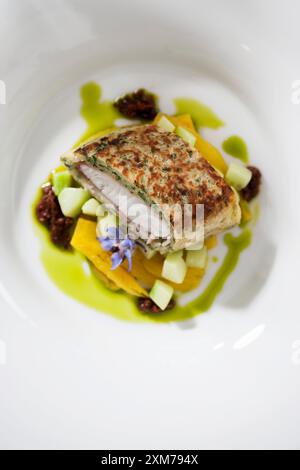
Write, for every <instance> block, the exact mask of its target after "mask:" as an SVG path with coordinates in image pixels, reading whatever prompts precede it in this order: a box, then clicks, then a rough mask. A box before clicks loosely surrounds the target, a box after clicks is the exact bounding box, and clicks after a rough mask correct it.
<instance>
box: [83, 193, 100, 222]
mask: <svg viewBox="0 0 300 470" xmlns="http://www.w3.org/2000/svg"><path fill="white" fill-rule="evenodd" d="M99 206H100V204H99V202H98V201H97V199H94V198H93V197H92V198H91V199H89V200H88V201H86V203H85V204H83V206H82V209H81V210H82V213H83V214H84V215H89V216H91V217H96V216H97V209H98V207H99Z"/></svg>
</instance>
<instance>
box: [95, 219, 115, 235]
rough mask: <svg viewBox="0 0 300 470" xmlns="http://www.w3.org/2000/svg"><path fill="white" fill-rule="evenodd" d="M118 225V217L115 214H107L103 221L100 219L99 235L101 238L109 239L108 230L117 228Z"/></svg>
mask: <svg viewBox="0 0 300 470" xmlns="http://www.w3.org/2000/svg"><path fill="white" fill-rule="evenodd" d="M117 225H118V224H117V216H116V215H115V214H106V215H105V216H104V217H102V219H99V222H98V224H97V234H98V235H99V236H100V237H107V236H108V233H107V229H108V228H110V227H116V226H117Z"/></svg>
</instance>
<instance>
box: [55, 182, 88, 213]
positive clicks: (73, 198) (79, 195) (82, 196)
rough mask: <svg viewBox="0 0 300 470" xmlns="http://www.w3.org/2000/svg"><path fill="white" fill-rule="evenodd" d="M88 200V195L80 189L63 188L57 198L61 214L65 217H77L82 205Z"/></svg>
mask: <svg viewBox="0 0 300 470" xmlns="http://www.w3.org/2000/svg"><path fill="white" fill-rule="evenodd" d="M89 198H90V193H89V192H88V191H86V190H85V189H82V188H65V189H63V190H62V191H61V193H60V194H59V196H58V202H59V205H60V208H61V210H62V213H63V214H64V215H65V216H66V217H77V216H78V215H79V214H80V212H81V208H82V206H83V204H84V203H85V202H86V201H87V200H88V199H89Z"/></svg>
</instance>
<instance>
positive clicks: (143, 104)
mask: <svg viewBox="0 0 300 470" xmlns="http://www.w3.org/2000/svg"><path fill="white" fill-rule="evenodd" d="M114 106H115V108H117V109H118V111H119V112H120V113H121V114H122V115H123V116H125V117H127V118H129V119H142V120H145V121H152V120H153V119H154V118H155V116H156V115H157V114H158V109H157V105H156V98H155V96H154V95H153V94H152V93H150V92H148V91H147V90H144V89H143V88H141V89H139V90H137V91H135V92H133V93H128V94H126V95H124V96H121V98H119V99H117V100H116V101H115V103H114Z"/></svg>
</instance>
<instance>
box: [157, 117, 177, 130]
mask: <svg viewBox="0 0 300 470" xmlns="http://www.w3.org/2000/svg"><path fill="white" fill-rule="evenodd" d="M157 125H158V127H160V128H161V129H164V130H165V131H168V132H174V130H175V126H174V124H172V123H171V121H169V119H167V118H166V116H162V117H161V118H160V120H159V121H158V123H157Z"/></svg>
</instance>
